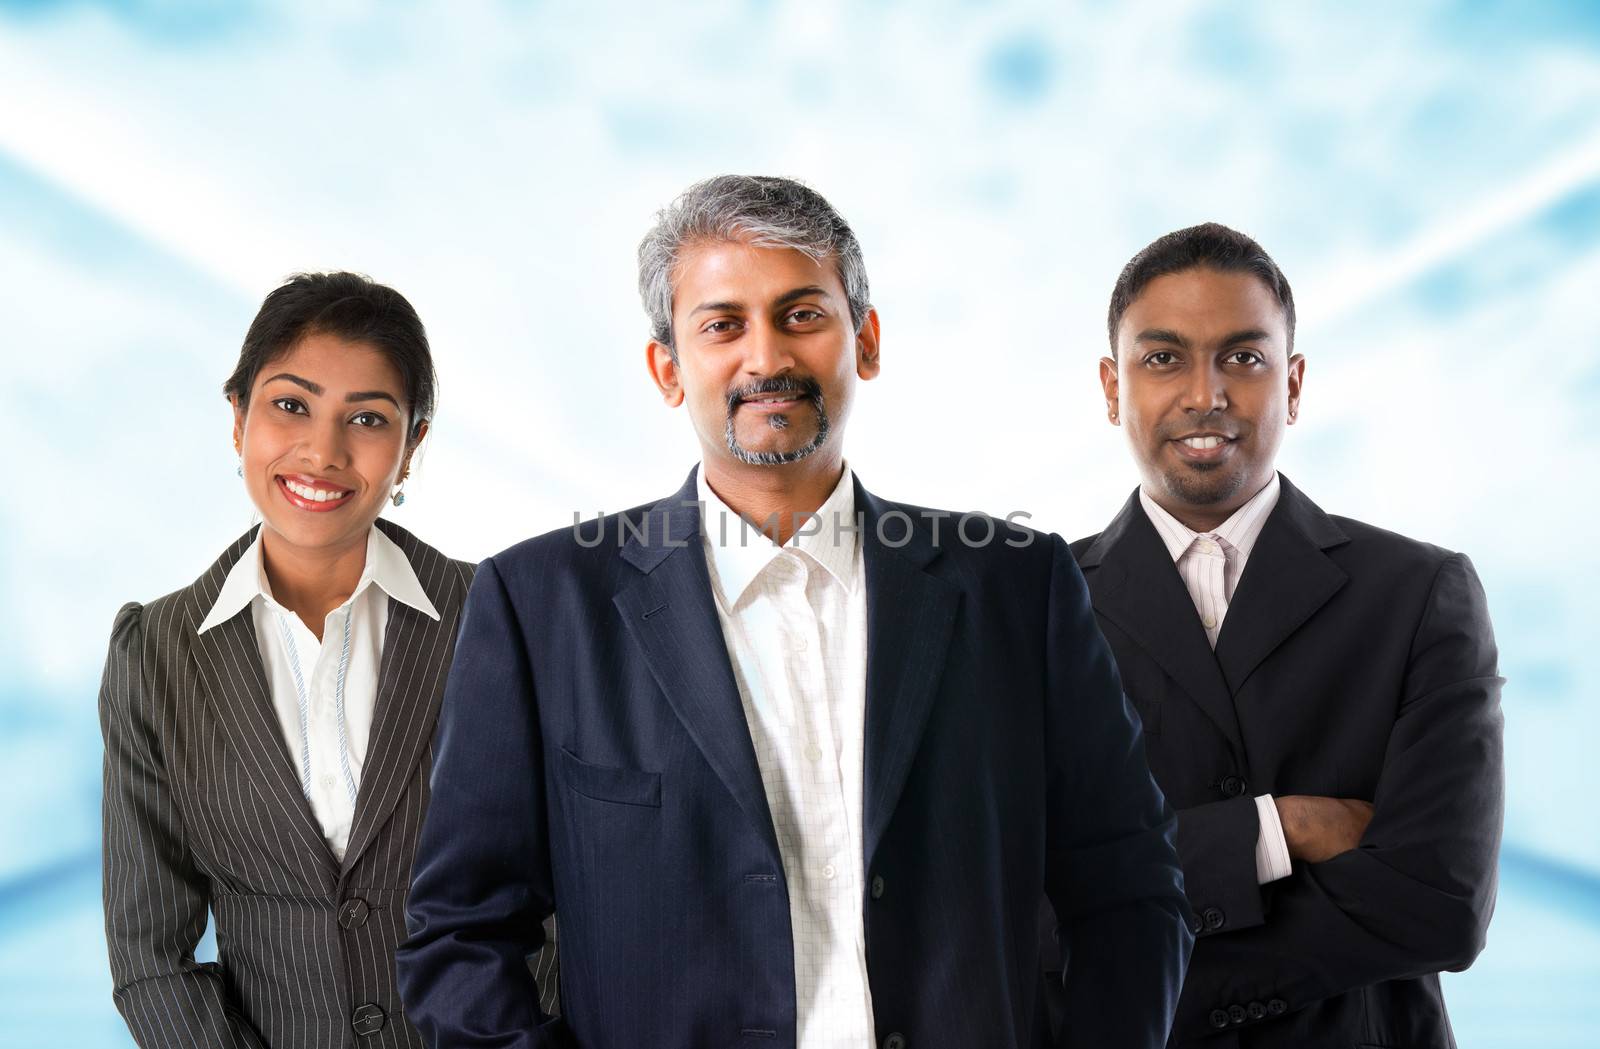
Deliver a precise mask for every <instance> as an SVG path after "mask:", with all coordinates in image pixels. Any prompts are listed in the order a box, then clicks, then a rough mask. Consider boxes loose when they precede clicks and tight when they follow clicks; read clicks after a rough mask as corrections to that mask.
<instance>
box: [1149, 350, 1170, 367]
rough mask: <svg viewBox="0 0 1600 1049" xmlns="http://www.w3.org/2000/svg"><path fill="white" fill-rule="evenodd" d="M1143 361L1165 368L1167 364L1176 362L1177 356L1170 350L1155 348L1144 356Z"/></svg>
mask: <svg viewBox="0 0 1600 1049" xmlns="http://www.w3.org/2000/svg"><path fill="white" fill-rule="evenodd" d="M1144 362H1145V363H1146V364H1153V365H1155V366H1156V367H1158V368H1165V367H1167V366H1168V365H1172V364H1176V363H1178V356H1177V354H1175V353H1173V352H1172V351H1171V350H1157V351H1156V352H1154V353H1152V354H1151V355H1150V356H1148V357H1146V358H1145V359H1144Z"/></svg>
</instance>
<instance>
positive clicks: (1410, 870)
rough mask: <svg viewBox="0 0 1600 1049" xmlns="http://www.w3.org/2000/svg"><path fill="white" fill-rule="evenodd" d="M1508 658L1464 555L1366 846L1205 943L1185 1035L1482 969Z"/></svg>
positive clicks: (1413, 683) (1299, 871)
mask: <svg viewBox="0 0 1600 1049" xmlns="http://www.w3.org/2000/svg"><path fill="white" fill-rule="evenodd" d="M1496 659H1497V656H1496V651H1495V643H1494V632H1493V629H1492V627H1491V626H1490V623H1489V612H1488V607H1487V605H1486V603H1485V601H1484V596H1483V588H1482V586H1481V585H1480V584H1479V582H1478V577H1477V575H1476V574H1475V573H1474V572H1473V570H1472V565H1471V563H1470V562H1469V561H1468V560H1467V558H1466V557H1464V556H1462V555H1460V554H1453V555H1451V556H1450V557H1448V558H1446V559H1445V560H1444V561H1443V562H1441V564H1440V566H1439V569H1438V571H1437V573H1436V575H1435V577H1434V580H1433V583H1432V587H1431V589H1430V592H1429V594H1428V598H1427V601H1426V603H1425V605H1424V608H1423V612H1422V614H1421V617H1420V619H1419V621H1418V624H1417V627H1416V632H1415V635H1414V640H1413V642H1412V646H1411V653H1410V657H1409V660H1408V664H1407V669H1406V676H1405V682H1404V685H1403V689H1402V698H1401V702H1400V706H1399V711H1398V714H1397V717H1396V719H1395V724H1394V728H1393V730H1392V731H1391V733H1390V736H1389V743H1388V747H1387V750H1386V752H1385V756H1384V764H1383V770H1382V773H1381V774H1380V776H1379V779H1378V786H1377V791H1376V796H1375V797H1374V798H1373V806H1374V813H1373V818H1372V822H1371V824H1369V825H1368V827H1367V831H1366V834H1365V836H1364V837H1363V838H1362V840H1361V843H1360V845H1359V846H1358V847H1357V848H1355V849H1353V850H1351V851H1349V852H1345V853H1343V854H1341V855H1338V856H1335V857H1334V858H1332V859H1330V860H1327V861H1325V862H1323V863H1315V864H1304V865H1302V864H1296V867H1295V872H1294V874H1293V875H1292V876H1291V877H1289V878H1287V879H1285V880H1283V881H1280V882H1276V883H1274V884H1273V885H1272V886H1270V887H1269V889H1268V894H1267V895H1268V902H1269V912H1268V914H1267V922H1266V924H1264V925H1262V926H1260V927H1258V928H1254V929H1245V930H1242V931H1239V932H1236V933H1230V932H1226V931H1225V932H1223V933H1221V934H1219V935H1215V936H1207V937H1205V938H1203V939H1202V940H1201V941H1200V942H1199V943H1198V944H1197V945H1196V947H1195V959H1196V963H1197V964H1196V965H1195V966H1194V969H1193V972H1192V975H1191V978H1190V981H1189V985H1188V986H1187V987H1186V988H1185V994H1184V999H1183V1002H1182V1004H1181V1006H1180V1008H1179V1015H1178V1021H1177V1027H1176V1028H1175V1030H1176V1031H1177V1032H1178V1033H1179V1034H1180V1036H1181V1037H1194V1036H1197V1035H1201V1034H1204V1033H1207V1032H1208V1031H1210V1030H1211V1029H1212V1028H1213V1027H1221V1026H1224V1024H1223V1023H1222V1022H1221V1017H1220V1016H1218V1015H1216V1014H1217V1012H1218V1010H1221V1011H1222V1012H1223V1013H1225V1012H1226V1011H1227V1010H1228V1009H1229V1008H1230V1007H1231V1006H1233V1005H1242V1006H1245V1007H1247V1008H1248V1006H1249V1005H1250V1003H1252V1002H1258V1003H1259V1002H1265V1003H1269V1004H1273V1005H1274V1008H1273V1010H1272V1012H1270V1013H1269V1014H1268V1015H1269V1016H1270V1015H1273V1014H1275V1013H1280V1012H1283V1011H1284V1010H1292V1009H1298V1008H1302V1007H1304V1006H1307V1005H1310V1004H1312V1003H1314V1002H1316V1001H1319V1000H1321V999H1323V998H1327V997H1330V996H1332V995H1336V994H1340V993H1343V992H1346V991H1349V990H1352V989H1354V988H1356V987H1360V986H1364V985H1367V984H1371V983H1376V982H1379V981H1383V980H1394V979H1403V978H1407V977H1414V976H1419V975H1423V974H1427V973H1436V972H1440V971H1442V970H1450V971H1459V970H1461V969H1465V968H1466V967H1467V966H1468V965H1470V964H1471V963H1472V961H1473V959H1474V958H1476V957H1477V955H1478V952H1479V951H1481V950H1482V949H1483V943H1484V936H1485V933H1486V931H1487V929H1488V924H1489V915H1490V913H1491V912H1492V910H1493V908H1494V896H1495V885H1496V879H1495V870H1496V860H1497V857H1498V854H1499V848H1500V830H1501V822H1502V817H1503V810H1504V794H1505V784H1504V777H1503V772H1502V766H1501V727H1502V716H1501V712H1500V688H1501V685H1502V683H1503V682H1502V679H1501V678H1500V677H1499V676H1498V672H1497V669H1496ZM1202 961H1203V964H1200V963H1201V962H1202ZM1213 1020H1216V1021H1217V1022H1215V1023H1213Z"/></svg>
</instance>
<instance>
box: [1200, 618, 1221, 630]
mask: <svg viewBox="0 0 1600 1049" xmlns="http://www.w3.org/2000/svg"><path fill="white" fill-rule="evenodd" d="M1200 622H1201V624H1202V625H1204V626H1205V628H1206V629H1207V630H1210V629H1212V628H1213V627H1215V626H1216V625H1217V621H1216V619H1215V618H1213V617H1211V616H1206V617H1205V618H1204V619H1202V620H1200Z"/></svg>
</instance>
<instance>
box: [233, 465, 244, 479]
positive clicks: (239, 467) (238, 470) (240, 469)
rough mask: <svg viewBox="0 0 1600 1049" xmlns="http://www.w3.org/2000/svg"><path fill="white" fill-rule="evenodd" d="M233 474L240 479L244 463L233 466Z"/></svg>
mask: <svg viewBox="0 0 1600 1049" xmlns="http://www.w3.org/2000/svg"><path fill="white" fill-rule="evenodd" d="M233 472H234V473H236V474H238V475H239V476H240V477H243V476H244V463H240V464H239V465H238V466H235V467H234V468H233Z"/></svg>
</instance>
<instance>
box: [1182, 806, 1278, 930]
mask: <svg viewBox="0 0 1600 1049" xmlns="http://www.w3.org/2000/svg"><path fill="white" fill-rule="evenodd" d="M1260 834H1261V817H1260V814H1259V813H1258V812H1257V811H1256V799H1255V798H1252V797H1249V796H1245V797H1240V798H1229V799H1228V800H1227V801H1213V802H1208V803H1206V804H1204V805H1195V806H1193V807H1191V808H1187V809H1179V810H1178V860H1179V862H1180V863H1182V864H1183V881H1184V887H1185V890H1186V891H1187V893H1188V896H1189V906H1190V908H1191V910H1192V912H1193V915H1194V920H1193V924H1192V925H1191V928H1192V929H1193V931H1194V932H1195V934H1196V935H1199V936H1204V935H1205V934H1206V933H1210V932H1215V931H1216V930H1215V929H1214V928H1208V927H1207V924H1206V916H1207V914H1211V915H1214V916H1216V915H1221V916H1225V920H1226V923H1227V925H1226V927H1227V928H1228V929H1230V930H1235V929H1248V928H1252V927H1254V926H1257V925H1261V924H1262V923H1263V922H1265V921H1266V920H1267V913H1266V905H1265V893H1264V891H1263V888H1262V886H1261V884H1260V881H1259V879H1258V878H1257V876H1256V841H1257V840H1258V839H1259V837H1260ZM1212 920H1213V921H1217V920H1218V919H1217V918H1215V917H1214V918H1213V919H1212Z"/></svg>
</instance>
